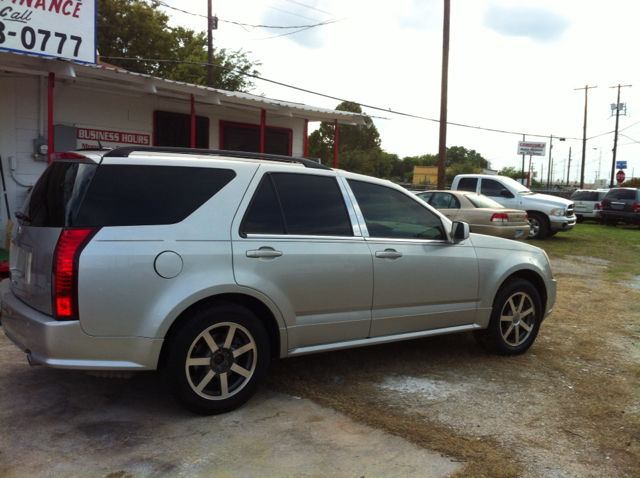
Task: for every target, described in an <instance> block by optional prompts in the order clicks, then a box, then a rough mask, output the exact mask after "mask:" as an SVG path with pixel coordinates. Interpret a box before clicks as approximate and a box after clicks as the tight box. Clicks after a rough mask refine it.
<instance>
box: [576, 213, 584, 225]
mask: <svg viewBox="0 0 640 478" xmlns="http://www.w3.org/2000/svg"><path fill="white" fill-rule="evenodd" d="M576 222H577V223H578V224H582V223H583V222H584V217H582V216H579V215H578V214H576Z"/></svg>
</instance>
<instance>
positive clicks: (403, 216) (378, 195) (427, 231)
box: [349, 179, 446, 240]
mask: <svg viewBox="0 0 640 478" xmlns="http://www.w3.org/2000/svg"><path fill="white" fill-rule="evenodd" d="M349 186H351V190H352V191H353V194H354V196H355V197H356V200H357V201H358V205H359V206H360V210H361V211H362V215H363V216H364V220H365V222H366V224H367V229H368V230H369V235H370V236H371V237H387V238H398V239H436V240H444V239H445V238H446V234H445V232H444V228H443V227H442V222H441V221H440V218H439V217H438V216H436V215H435V214H433V213H432V212H431V211H429V210H428V209H427V208H425V207H423V206H421V205H420V204H419V203H418V202H417V201H414V200H413V199H411V198H410V197H407V196H406V195H404V194H402V193H401V192H400V191H396V190H395V189H391V188H388V187H385V186H380V185H378V184H371V183H366V182H363V181H356V180H351V179H350V180H349Z"/></svg>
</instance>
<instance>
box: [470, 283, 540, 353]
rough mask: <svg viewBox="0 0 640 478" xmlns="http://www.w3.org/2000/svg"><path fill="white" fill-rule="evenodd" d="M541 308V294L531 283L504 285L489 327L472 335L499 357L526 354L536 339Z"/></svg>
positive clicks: (497, 296)
mask: <svg viewBox="0 0 640 478" xmlns="http://www.w3.org/2000/svg"><path fill="white" fill-rule="evenodd" d="M541 304H542V301H541V300H540V294H539V293H538V290H537V289H536V288H535V287H534V286H533V285H532V284H531V283H530V282H528V281H526V280H524V279H516V280H513V281H511V282H509V283H507V284H506V286H505V287H503V288H502V289H501V290H500V291H498V294H497V295H496V299H495V301H494V304H493V310H492V312H491V319H490V320H489V327H487V328H486V329H485V330H477V331H475V333H474V335H475V338H476V340H477V341H478V342H479V343H480V344H481V345H483V346H484V347H485V348H486V349H487V350H488V351H490V352H493V353H495V354H498V355H520V354H523V353H525V352H526V351H527V350H528V349H529V347H531V345H533V342H534V341H535V340H536V337H537V336H538V330H539V329H540V323H541V321H542V317H543V313H542V305H541Z"/></svg>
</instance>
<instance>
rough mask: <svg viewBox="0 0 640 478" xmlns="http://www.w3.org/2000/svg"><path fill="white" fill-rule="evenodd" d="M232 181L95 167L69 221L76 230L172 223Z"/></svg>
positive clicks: (217, 172)
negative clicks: (81, 228) (78, 206)
mask: <svg viewBox="0 0 640 478" xmlns="http://www.w3.org/2000/svg"><path fill="white" fill-rule="evenodd" d="M235 177H236V173H235V171H233V170H231V169H218V168H192V167H184V166H179V167H176V166H173V167H169V166H141V165H124V164H107V165H102V166H98V168H97V170H96V172H95V174H94V176H93V179H92V180H91V183H90V184H89V186H88V188H87V191H86V193H85V195H84V199H82V205H81V206H80V209H79V211H78V213H77V216H76V218H75V220H74V219H73V217H70V218H67V221H69V220H71V221H73V222H72V225H73V226H74V227H94V226H153V225H161V224H176V223H178V222H181V221H183V220H184V219H186V218H187V216H189V215H191V214H192V213H193V212H194V211H195V210H196V209H198V208H199V207H200V206H202V205H203V204H204V203H205V202H207V201H208V200H209V199H211V198H212V197H213V196H215V195H216V194H217V193H218V192H219V191H220V190H221V189H222V188H223V187H225V186H226V185H227V184H229V182H231V180H232V179H233V178H235ZM70 216H71V214H70Z"/></svg>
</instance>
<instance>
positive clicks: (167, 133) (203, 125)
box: [154, 111, 209, 149]
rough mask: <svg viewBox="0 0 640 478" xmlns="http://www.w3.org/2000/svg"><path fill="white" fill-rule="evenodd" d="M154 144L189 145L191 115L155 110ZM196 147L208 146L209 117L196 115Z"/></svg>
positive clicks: (186, 146) (205, 147) (187, 146)
mask: <svg viewBox="0 0 640 478" xmlns="http://www.w3.org/2000/svg"><path fill="white" fill-rule="evenodd" d="M154 119H155V124H154V128H155V135H154V138H155V146H176V147H182V148H190V147H191V115H185V114H182V113H170V112H169V111H156V112H155V113H154ZM196 148H204V149H207V148H209V118H207V117H206V116H196Z"/></svg>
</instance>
